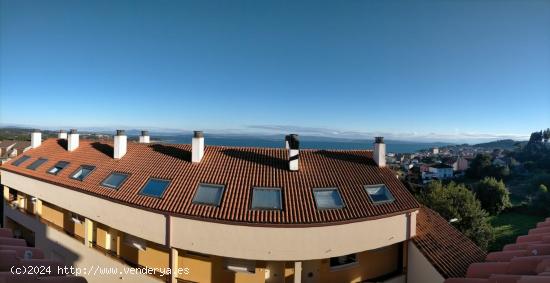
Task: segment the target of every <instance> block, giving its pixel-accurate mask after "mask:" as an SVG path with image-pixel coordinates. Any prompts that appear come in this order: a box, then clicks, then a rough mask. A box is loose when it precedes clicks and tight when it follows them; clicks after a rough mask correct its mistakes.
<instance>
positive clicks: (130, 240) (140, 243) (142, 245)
mask: <svg viewBox="0 0 550 283" xmlns="http://www.w3.org/2000/svg"><path fill="white" fill-rule="evenodd" d="M124 244H125V245H127V246H130V247H134V248H136V249H138V250H141V251H144V250H145V249H146V248H147V243H146V242H145V240H142V239H140V238H138V237H134V236H131V235H124Z"/></svg>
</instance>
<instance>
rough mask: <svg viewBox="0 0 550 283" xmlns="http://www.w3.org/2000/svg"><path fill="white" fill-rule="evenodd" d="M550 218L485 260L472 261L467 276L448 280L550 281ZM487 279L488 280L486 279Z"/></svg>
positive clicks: (448, 282)
mask: <svg viewBox="0 0 550 283" xmlns="http://www.w3.org/2000/svg"><path fill="white" fill-rule="evenodd" d="M548 227H550V218H548V219H546V221H544V222H541V223H539V224H537V228H535V229H531V230H529V235H525V236H519V237H518V238H517V240H516V243H515V244H509V245H506V246H505V247H504V249H503V251H501V252H492V253H489V254H488V255H487V257H486V259H485V262H478V263H474V264H472V265H470V267H469V268H468V273H467V274H466V277H465V278H451V279H447V280H446V281H445V283H474V282H487V283H550V248H549V247H550V231H549V230H548ZM483 280H484V281H483Z"/></svg>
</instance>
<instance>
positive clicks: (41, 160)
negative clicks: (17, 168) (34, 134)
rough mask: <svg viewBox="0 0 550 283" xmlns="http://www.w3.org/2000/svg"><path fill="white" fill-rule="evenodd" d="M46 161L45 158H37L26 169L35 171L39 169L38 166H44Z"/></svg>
mask: <svg viewBox="0 0 550 283" xmlns="http://www.w3.org/2000/svg"><path fill="white" fill-rule="evenodd" d="M46 161H48V159H47V158H38V159H37V160H36V161H34V162H33V163H31V164H30V165H29V166H27V169H31V170H36V168H38V167H40V165H42V164H44V163H45V162H46Z"/></svg>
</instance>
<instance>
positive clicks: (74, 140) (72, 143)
mask: <svg viewBox="0 0 550 283" xmlns="http://www.w3.org/2000/svg"><path fill="white" fill-rule="evenodd" d="M78 139H79V136H78V133H77V132H76V129H71V131H69V135H68V136H67V150H68V151H74V150H75V149H77V148H78V142H79V140H78Z"/></svg>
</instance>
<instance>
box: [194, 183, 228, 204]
mask: <svg viewBox="0 0 550 283" xmlns="http://www.w3.org/2000/svg"><path fill="white" fill-rule="evenodd" d="M223 189H224V186H223V185H211V184H199V187H198V188H197V192H196V193H195V197H193V203H196V204H207V205H215V206H219V205H220V202H221V200H222V194H223Z"/></svg>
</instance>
